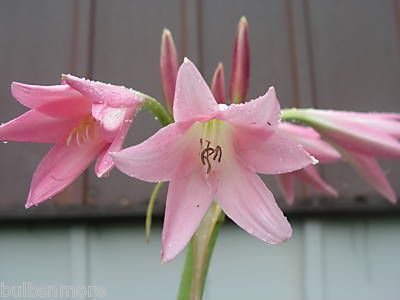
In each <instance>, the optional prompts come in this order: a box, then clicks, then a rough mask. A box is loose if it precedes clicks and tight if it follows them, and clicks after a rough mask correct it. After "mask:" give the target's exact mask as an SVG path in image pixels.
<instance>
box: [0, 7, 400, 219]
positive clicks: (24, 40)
mask: <svg viewBox="0 0 400 300" xmlns="http://www.w3.org/2000/svg"><path fill="white" fill-rule="evenodd" d="M242 15H245V16H247V18H248V21H249V24H250V39H251V52H252V70H251V92H250V95H251V97H255V96H257V95H260V94H261V93H263V92H264V91H265V90H266V89H267V88H268V86H270V85H274V86H275V87H276V88H277V91H278V96H279V98H280V100H281V102H282V106H284V107H285V106H300V107H308V106H314V107H319V108H334V109H346V110H357V111H375V110H376V111H399V110H400V109H399V108H400V105H399V98H400V89H399V88H398V85H399V78H400V59H399V57H400V4H399V1H398V0H380V1H376V0H350V1H339V0H338V1H328V0H284V1H278V0H270V1H265V0H252V1H239V0H235V1H234V0H229V1H228V0H226V1H211V0H172V1H168V4H167V3H166V2H165V1H131V0H129V1H128V0H117V1H113V2H112V3H111V2H110V1H106V0H91V1H84V0H73V1H52V0H39V1H22V0H17V1H16V0H6V1H2V2H1V4H0V66H1V68H0V117H1V119H2V120H3V121H6V120H9V119H11V118H13V117H15V116H17V115H18V114H20V113H22V112H23V111H24V108H22V107H21V106H20V105H19V104H17V103H16V102H15V101H14V100H13V99H12V97H11V95H10V89H9V86H10V83H11V82H12V81H22V82H26V83H33V84H56V83H57V82H58V81H59V76H60V74H61V73H66V72H70V73H74V74H76V75H79V76H87V77H91V78H93V79H96V80H101V81H106V82H111V83H119V84H124V85H127V86H131V87H133V88H135V89H139V90H142V91H144V92H146V93H151V94H152V95H154V96H156V97H158V98H159V99H161V98H162V94H161V88H160V79H159V69H158V56H159V44H160V35H161V31H162V29H163V28H164V27H168V28H169V29H170V30H171V31H172V32H173V34H174V37H175V41H176V43H177V45H178V50H179V53H180V56H181V57H183V56H188V57H190V58H191V59H192V60H193V61H195V62H196V63H197V64H198V66H199V68H200V69H201V70H202V72H203V74H204V76H205V78H206V79H207V80H208V81H209V80H210V79H211V76H212V73H213V70H214V68H215V66H216V64H217V63H218V62H219V61H222V62H224V64H225V66H226V71H227V72H226V74H229V72H230V63H231V56H232V43H233V35H234V31H235V26H236V24H237V22H238V20H239V18H240V16H242ZM227 77H229V75H228V76H227ZM157 128H158V124H157V122H156V121H155V120H153V119H152V117H151V116H148V115H146V114H140V115H139V116H138V118H137V120H135V123H134V126H133V127H132V129H131V131H130V134H129V137H128V140H127V145H132V144H134V143H137V142H140V141H142V140H143V139H145V138H146V137H147V136H149V135H150V134H152V133H153V132H155V131H156V129H157ZM48 148H49V147H48V146H46V145H25V144H19V143H8V144H5V145H1V147H0V165H1V168H0V178H1V179H2V180H1V181H0V190H1V191H2V197H1V201H0V216H1V217H2V218H4V219H6V218H19V217H22V218H33V217H39V218H41V217H46V216H50V217H54V216H57V217H68V216H86V217H87V216H95V217H98V216H121V215H125V216H131V215H141V214H142V213H143V210H144V209H145V207H146V201H147V199H148V194H149V191H150V190H151V187H152V186H151V185H150V184H147V183H142V182H138V181H134V180H131V179H130V178H128V177H126V176H124V175H122V174H121V173H119V172H118V171H113V172H112V174H111V176H110V177H109V178H108V179H102V180H100V179H97V178H96V177H95V176H94V175H93V171H92V169H90V170H89V171H88V172H86V173H85V174H83V175H82V176H81V177H80V178H79V179H78V180H77V181H76V182H75V184H73V185H72V186H71V187H69V188H68V189H67V190H66V191H64V192H63V193H62V194H60V195H59V196H57V197H55V198H54V199H52V200H51V201H48V202H47V203H45V204H43V205H41V206H39V207H36V208H32V209H30V210H29V211H25V210H24V209H23V206H24V202H25V198H26V195H27V192H28V189H29V182H30V178H31V175H32V173H33V171H34V169H35V168H36V166H37V164H38V163H39V161H40V159H41V157H42V156H43V154H44V153H45V152H46V151H47V149H48ZM384 168H385V171H387V173H388V175H389V177H390V179H391V181H392V183H393V185H394V187H395V189H396V191H397V192H398V193H399V192H400V185H399V184H398V178H399V175H400V167H399V163H398V162H389V163H387V162H385V165H384ZM323 172H324V176H325V177H326V178H327V179H328V180H329V182H331V183H332V184H333V185H334V186H335V187H336V188H338V189H339V191H340V193H341V195H342V198H340V200H328V201H322V200H323V199H320V198H319V197H318V196H317V195H315V194H314V193H313V192H312V191H306V193H305V194H304V191H303V193H302V195H303V196H304V195H305V196H307V197H305V198H312V200H310V199H304V201H299V202H297V204H296V205H295V206H294V207H291V208H287V210H288V211H289V212H293V213H296V212H315V211H317V212H321V211H328V212H332V211H339V212H341V211H343V210H347V209H351V210H352V211H371V210H373V211H376V210H393V209H394V210H398V206H396V207H392V206H390V205H388V204H387V203H386V202H385V201H384V200H382V199H381V198H380V197H378V196H376V194H375V193H374V192H373V191H372V190H371V188H370V187H368V186H367V185H366V184H364V183H363V182H362V181H361V180H360V179H358V177H357V176H355V174H354V172H353V171H352V170H351V169H350V168H349V167H347V166H344V165H343V164H337V165H334V166H329V167H327V168H325V167H324V170H323ZM266 180H267V182H268V183H269V186H270V187H271V189H272V190H273V191H275V192H276V191H277V189H276V186H275V185H276V183H275V181H274V180H273V179H272V180H271V179H266ZM302 190H304V189H302ZM276 195H277V196H278V197H279V192H276ZM308 196H310V197H308ZM360 196H362V198H363V199H364V200H363V201H357V200H355V199H360ZM161 198H163V197H161ZM282 205H283V206H285V204H284V203H282Z"/></svg>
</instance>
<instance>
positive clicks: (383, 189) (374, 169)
mask: <svg viewBox="0 0 400 300" xmlns="http://www.w3.org/2000/svg"><path fill="white" fill-rule="evenodd" d="M346 159H347V161H348V162H349V163H350V164H351V165H352V166H353V167H354V168H355V169H356V171H357V172H358V174H359V175H360V176H361V177H362V178H363V179H364V180H365V181H366V182H367V183H368V184H370V185H371V186H372V187H373V188H374V189H375V190H376V191H377V192H378V193H379V194H381V195H382V196H383V197H385V198H386V199H388V200H389V201H390V202H392V203H396V202H397V197H396V194H395V192H394V191H393V189H392V187H391V186H390V183H389V182H388V180H387V178H386V176H385V174H384V173H383V171H382V169H381V167H380V166H379V164H378V163H377V161H376V160H375V159H374V158H372V157H369V156H367V155H362V154H358V153H354V152H347V155H346Z"/></svg>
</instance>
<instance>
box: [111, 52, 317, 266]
mask: <svg viewBox="0 0 400 300" xmlns="http://www.w3.org/2000/svg"><path fill="white" fill-rule="evenodd" d="M173 110H174V111H173V112H174V117H175V121H176V123H173V124H171V125H169V126H167V127H164V128H162V129H161V130H159V131H158V132H157V133H156V134H154V135H153V136H152V137H150V138H149V139H147V140H146V141H144V142H143V143H141V144H139V145H136V146H133V147H130V148H127V149H124V150H122V151H120V152H117V153H112V156H113V159H114V162H115V165H116V166H117V168H119V169H120V170H121V171H122V172H124V173H126V174H127V175H129V176H132V177H136V178H138V179H141V180H145V181H150V182H157V181H169V182H170V183H169V188H168V195H167V202H166V211H165V219H164V228H163V233H162V261H163V262H166V261H169V260H171V259H172V258H174V257H175V256H176V255H177V254H178V253H179V252H180V251H181V250H182V249H183V248H184V247H185V246H186V244H187V243H188V241H189V240H190V238H191V237H192V235H193V234H194V232H195V230H196V228H197V227H198V225H199V223H200V221H201V220H202V218H203V216H204V214H205V213H206V212H207V209H208V207H209V206H210V204H211V203H212V201H213V200H215V201H218V203H219V204H220V205H221V207H222V209H223V210H224V212H225V213H226V214H227V215H228V216H229V217H230V218H231V219H232V220H233V221H234V222H236V223H237V224H238V225H239V226H240V227H242V228H243V229H244V230H246V231H247V232H248V233H250V234H251V235H253V236H255V237H257V238H259V239H261V240H263V241H264V242H267V243H270V244H277V243H281V242H283V241H285V240H287V239H288V238H289V237H290V236H291V233H292V230H291V227H290V224H289V223H288V221H287V219H286V218H285V216H284V215H283V213H282V211H281V210H280V208H279V207H278V205H277V204H276V202H275V199H274V197H273V195H272V194H271V192H270V191H269V190H268V189H267V187H266V186H265V185H264V183H263V181H262V180H261V179H260V178H259V177H258V176H257V174H256V172H257V173H264V174H278V173H286V172H290V171H294V170H297V169H300V168H303V167H305V166H307V165H309V164H310V163H313V159H312V158H311V157H310V156H309V155H308V154H307V153H306V152H305V151H304V150H303V149H302V147H301V146H299V145H298V144H297V143H295V142H293V141H291V140H290V139H288V138H286V137H285V136H284V135H283V134H281V133H280V132H278V131H277V130H276V128H277V126H278V124H279V121H280V106H279V102H278V101H277V99H276V96H275V91H274V89H273V88H270V89H269V91H268V92H267V93H266V94H265V95H264V96H262V97H259V98H257V99H255V100H252V101H250V102H247V103H245V104H237V105H230V106H227V105H225V104H218V103H217V102H216V101H215V99H214V97H213V95H212V93H211V91H210V89H209V88H208V86H207V84H206V83H205V81H204V79H203V78H202V76H201V75H200V73H199V71H198V70H197V69H196V67H195V66H194V65H193V63H192V62H190V61H189V60H188V59H185V61H184V62H183V64H182V65H181V67H180V69H179V71H178V78H177V85H176V92H175V99H174V107H173Z"/></svg>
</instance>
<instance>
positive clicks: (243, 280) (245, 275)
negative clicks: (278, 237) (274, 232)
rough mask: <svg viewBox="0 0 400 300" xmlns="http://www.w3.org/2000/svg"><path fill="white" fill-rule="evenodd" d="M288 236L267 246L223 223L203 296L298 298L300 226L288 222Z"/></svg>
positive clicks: (299, 289)
mask: <svg viewBox="0 0 400 300" xmlns="http://www.w3.org/2000/svg"><path fill="white" fill-rule="evenodd" d="M292 226H293V230H294V234H293V237H292V239H290V240H289V241H287V242H286V243H284V244H281V245H275V246H270V245H266V244H264V243H263V242H261V241H259V240H257V239H256V238H254V237H252V236H250V235H249V234H247V233H246V232H245V231H243V230H241V229H240V228H239V227H237V226H225V228H224V230H222V232H221V234H220V237H219V239H218V241H217V245H216V249H215V256H214V257H213V261H212V264H211V267H210V274H209V278H208V281H207V289H206V292H205V296H206V297H205V299H207V300H218V299H238V300H239V299H279V300H286V299H287V300H297V299H301V297H302V272H303V270H302V257H303V250H302V249H303V243H302V236H303V232H302V226H301V224H297V223H292Z"/></svg>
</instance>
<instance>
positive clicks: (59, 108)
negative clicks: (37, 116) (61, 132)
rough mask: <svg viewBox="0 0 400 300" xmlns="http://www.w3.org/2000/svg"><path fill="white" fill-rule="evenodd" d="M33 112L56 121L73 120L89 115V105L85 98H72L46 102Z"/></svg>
mask: <svg viewBox="0 0 400 300" xmlns="http://www.w3.org/2000/svg"><path fill="white" fill-rule="evenodd" d="M35 110H37V111H39V112H41V113H43V114H46V115H48V116H51V117H54V118H58V119H75V118H82V117H84V116H87V115H89V114H90V110H91V103H90V101H89V100H88V99H87V98H85V97H74V98H67V99H62V100H58V101H53V102H48V103H45V104H43V105H41V106H38V107H36V108H35Z"/></svg>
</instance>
